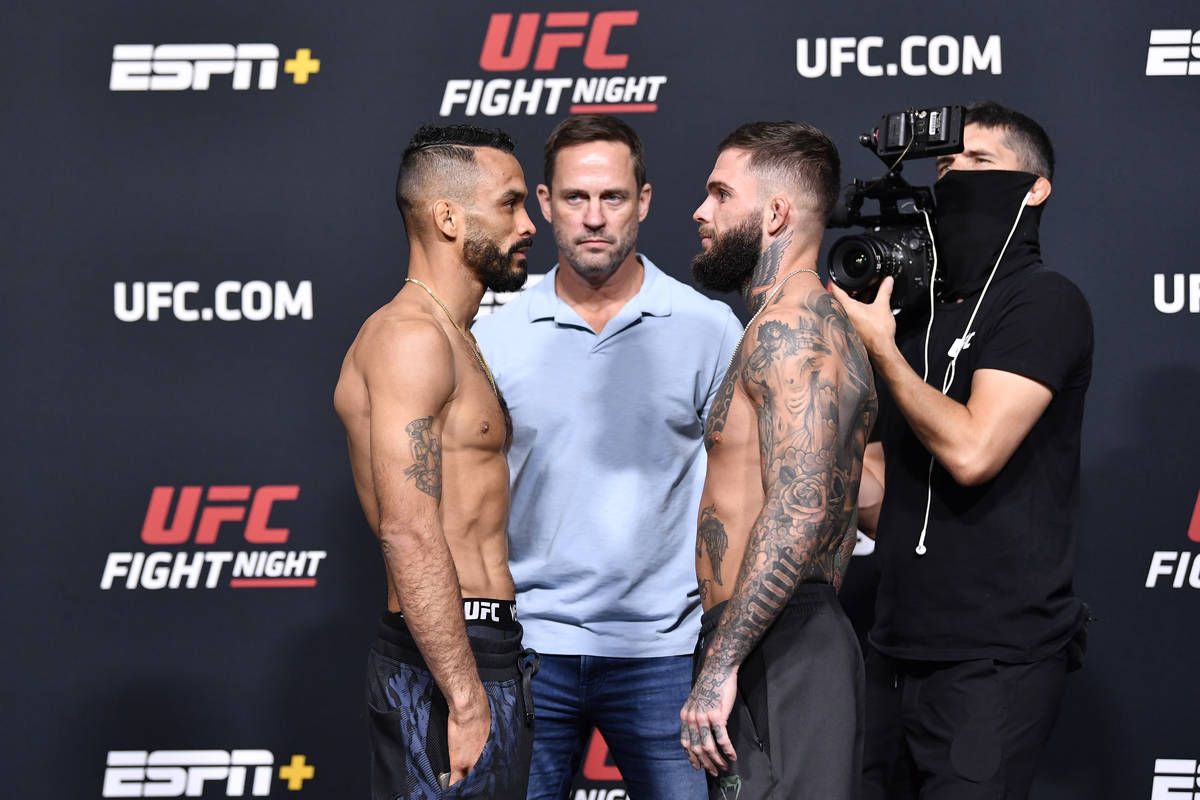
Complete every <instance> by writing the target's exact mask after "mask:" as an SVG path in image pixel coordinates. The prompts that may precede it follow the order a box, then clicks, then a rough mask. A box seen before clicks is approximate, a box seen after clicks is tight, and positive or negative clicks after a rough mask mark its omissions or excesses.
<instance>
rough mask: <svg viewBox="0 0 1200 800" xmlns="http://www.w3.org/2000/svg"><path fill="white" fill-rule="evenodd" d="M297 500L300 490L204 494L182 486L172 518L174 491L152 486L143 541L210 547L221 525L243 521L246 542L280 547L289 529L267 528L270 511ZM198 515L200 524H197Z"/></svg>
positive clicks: (216, 489) (224, 489)
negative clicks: (185, 543)
mask: <svg viewBox="0 0 1200 800" xmlns="http://www.w3.org/2000/svg"><path fill="white" fill-rule="evenodd" d="M251 495H253V497H254V499H253V501H251V499H250V498H251ZM299 496H300V487H299V486H260V487H259V488H258V490H257V491H252V490H251V487H249V486H209V487H208V491H207V492H206V491H205V490H204V487H202V486H184V487H182V488H181V489H180V490H179V500H178V502H177V503H176V504H175V514H174V516H173V517H171V515H170V511H171V503H172V500H173V499H174V497H175V487H173V486H155V487H154V491H153V492H152V493H151V494H150V506H149V507H148V508H147V509H146V520H145V522H144V523H143V524H142V541H143V542H145V543H146V544H151V545H172V544H183V543H184V542H186V541H188V540H189V539H192V541H194V542H195V543H196V544H213V543H215V542H216V541H217V533H218V531H219V530H220V528H221V525H222V524H224V523H227V522H229V523H232V522H243V521H244V522H245V523H246V526H245V537H246V541H247V542H250V543H251V544H280V543H283V542H286V541H287V539H288V529H287V528H270V527H267V523H268V521H269V520H270V517H271V508H272V506H274V505H275V503H277V502H281V501H285V500H295V499H296V498H298V497H299ZM202 497H203V501H204V506H203V508H201V498H202ZM214 503H217V504H219V505H214ZM247 509H249V515H248V516H247ZM197 515H199V518H200V522H199V524H196V517H197ZM168 518H170V522H169V523H168ZM193 527H194V528H195V537H194V538H193V537H192V530H193Z"/></svg>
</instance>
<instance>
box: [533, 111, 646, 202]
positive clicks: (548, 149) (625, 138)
mask: <svg viewBox="0 0 1200 800" xmlns="http://www.w3.org/2000/svg"><path fill="white" fill-rule="evenodd" d="M588 142H621V143H623V144H625V145H628V147H629V154H630V155H631V156H633V179H634V180H635V181H636V182H637V188H638V189H639V190H640V189H641V188H642V187H643V186H645V185H646V151H645V150H644V149H643V148H642V140H641V138H640V137H639V136H638V135H637V131H635V130H634V129H633V128H631V127H629V125H628V124H627V123H625V122H624V121H623V120H619V119H617V118H616V117H610V116H608V115H607V114H580V115H578V116H572V117H567V118H566V119H564V120H563V121H562V122H560V123H558V124H557V125H555V126H554V130H552V131H550V135H549V136H547V137H546V145H545V147H544V148H543V149H542V153H543V156H544V158H545V161H544V163H543V175H544V179H545V181H546V186H550V187H552V186H553V185H554V184H553V180H554V160H555V159H556V158H557V157H558V151H559V150H562V149H563V148H564V147H571V146H573V145H577V144H587V143H588Z"/></svg>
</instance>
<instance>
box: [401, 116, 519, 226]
mask: <svg viewBox="0 0 1200 800" xmlns="http://www.w3.org/2000/svg"><path fill="white" fill-rule="evenodd" d="M478 147H491V148H493V149H495V150H500V151H502V152H504V153H509V154H510V155H511V154H512V152H513V141H512V139H511V138H509V135H508V134H507V133H505V132H504V131H502V130H499V129H498V128H493V129H485V128H477V127H475V126H474V125H448V126H442V127H439V126H436V125H423V126H421V128H420V129H418V130H417V132H416V133H415V134H413V137H412V139H411V140H409V143H408V147H406V148H405V149H404V155H403V157H402V158H401V159H400V174H399V175H398V176H397V178H396V205H397V206H398V207H399V208H400V214H401V216H402V217H403V218H404V227H405V229H406V230H407V231H408V232H409V234H413V233H417V232H419V231H420V229H421V224H422V223H421V211H422V210H423V209H425V208H428V206H429V204H430V203H431V202H433V201H435V200H439V199H443V198H444V199H447V200H454V201H455V202H458V203H463V204H468V203H470V201H471V200H472V199H473V198H474V196H475V189H476V184H477V181H478V162H477V161H476V159H475V149H476V148H478Z"/></svg>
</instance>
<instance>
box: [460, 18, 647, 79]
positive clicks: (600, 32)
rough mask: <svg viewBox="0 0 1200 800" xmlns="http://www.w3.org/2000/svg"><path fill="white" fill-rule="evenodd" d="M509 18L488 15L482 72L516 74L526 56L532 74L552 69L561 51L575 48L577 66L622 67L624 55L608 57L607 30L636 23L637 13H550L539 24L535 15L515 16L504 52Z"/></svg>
mask: <svg viewBox="0 0 1200 800" xmlns="http://www.w3.org/2000/svg"><path fill="white" fill-rule="evenodd" d="M512 18H513V15H512V14H492V18H491V20H490V21H489V22H488V29H487V35H486V36H485V37H484V40H483V52H482V53H481V54H480V56H479V66H480V67H482V68H483V69H485V70H487V71H488V72H518V71H520V70H523V69H526V68H528V66H529V60H530V59H531V58H533V68H534V70H537V71H542V72H544V71H547V70H552V69H554V67H555V65H556V64H558V54H559V53H560V52H561V51H563V50H566V49H574V48H580V47H582V48H583V65H584V66H585V67H587V68H588V69H625V66H626V65H627V64H628V63H629V55H628V54H626V53H610V52H609V51H608V44H609V38H610V37H611V36H612V32H613V28H619V27H629V26H632V25H636V24H637V21H638V12H636V11H601V12H599V13H598V14H596V16H595V17H594V18H593V17H592V15H591V14H590V13H589V12H587V11H552V12H550V13H548V14H546V20H545V23H544V24H543V23H542V15H541V14H539V13H526V14H521V15H520V16H519V17H518V18H517V29H516V32H515V33H514V34H513V35H512V45H511V46H510V47H509V49H508V52H507V53H505V52H504V45H505V43H506V42H508V39H509V31H510V29H511V28H512ZM589 19H591V24H590V25H589V24H588V20H589ZM539 27H540V28H541V34H540V36H539V33H538V30H539ZM535 43H536V45H537V48H536V49H537V56H536V58H535V57H534V44H535Z"/></svg>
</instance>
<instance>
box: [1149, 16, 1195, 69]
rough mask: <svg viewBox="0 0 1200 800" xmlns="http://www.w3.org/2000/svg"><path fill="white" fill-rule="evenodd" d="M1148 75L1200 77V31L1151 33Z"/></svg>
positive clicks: (1171, 29) (1174, 29)
mask: <svg viewBox="0 0 1200 800" xmlns="http://www.w3.org/2000/svg"><path fill="white" fill-rule="evenodd" d="M1146 74H1147V75H1149V76H1153V77H1158V76H1166V75H1200V30H1198V31H1195V32H1193V31H1191V30H1189V29H1187V28H1168V29H1158V30H1152V31H1150V47H1149V48H1148V49H1147V50H1146Z"/></svg>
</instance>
